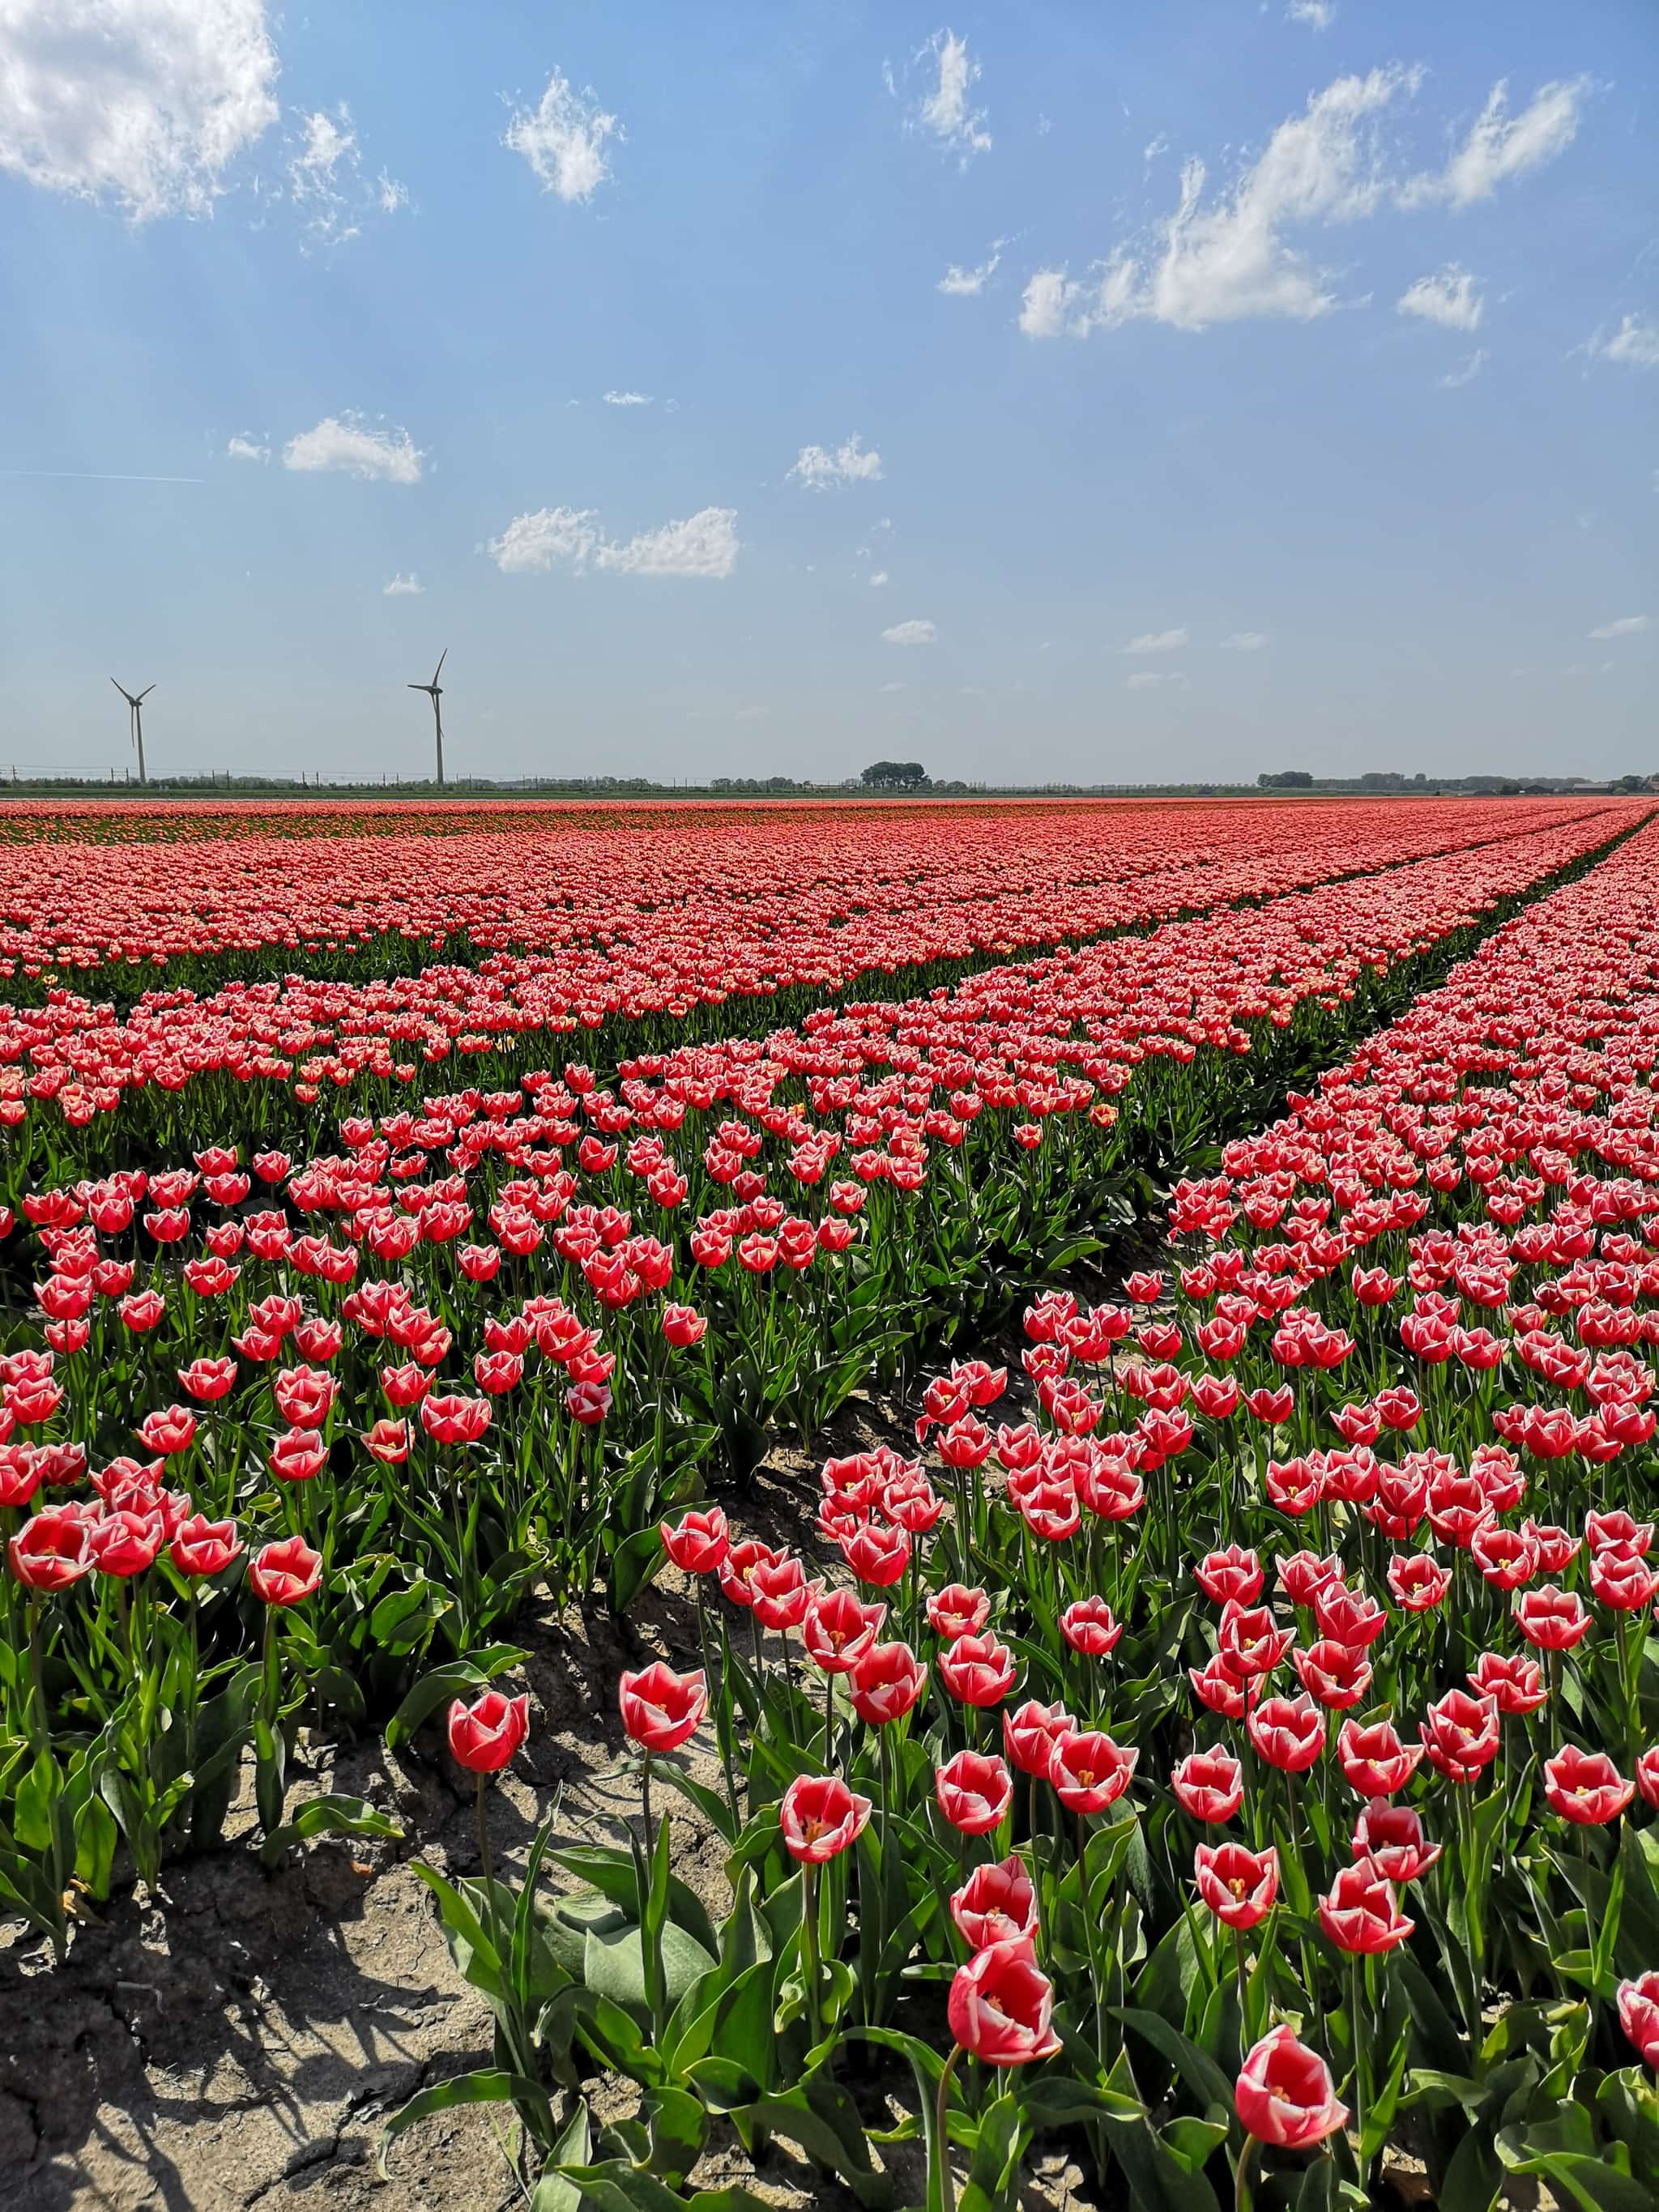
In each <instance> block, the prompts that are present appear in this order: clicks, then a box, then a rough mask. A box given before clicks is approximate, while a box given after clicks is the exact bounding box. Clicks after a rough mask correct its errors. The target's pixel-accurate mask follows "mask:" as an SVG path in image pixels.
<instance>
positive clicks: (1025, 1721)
mask: <svg viewBox="0 0 1659 2212" xmlns="http://www.w3.org/2000/svg"><path fill="white" fill-rule="evenodd" d="M1074 1729H1075V1723H1073V1719H1072V1716H1071V1715H1070V1714H1069V1713H1068V1712H1067V1711H1066V1708H1065V1707H1064V1705H1059V1704H1055V1705H1039V1704H1038V1703H1037V1701H1036V1699H1035V1698H1029V1699H1027V1700H1026V1702H1025V1703H1024V1705H1021V1706H1020V1707H1019V1708H1018V1711H1015V1712H1012V1713H1008V1712H1005V1713H1004V1714H1003V1716H1002V1747H1003V1749H1004V1750H1005V1751H1006V1753H1007V1754H1008V1759H1009V1761H1010V1763H1011V1765H1014V1766H1016V1767H1018V1770H1019V1771H1020V1772H1021V1773H1022V1774H1029V1775H1032V1776H1034V1777H1035V1778H1037V1779H1038V1780H1041V1781H1044V1782H1046V1781H1047V1780H1048V1768H1049V1765H1050V1764H1051V1763H1052V1759H1053V1755H1054V1745H1055V1743H1056V1742H1057V1741H1059V1739H1060V1737H1062V1736H1066V1735H1072V1734H1073V1732H1074Z"/></svg>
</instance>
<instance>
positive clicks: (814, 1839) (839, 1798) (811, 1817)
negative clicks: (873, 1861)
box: [778, 1774, 870, 1866]
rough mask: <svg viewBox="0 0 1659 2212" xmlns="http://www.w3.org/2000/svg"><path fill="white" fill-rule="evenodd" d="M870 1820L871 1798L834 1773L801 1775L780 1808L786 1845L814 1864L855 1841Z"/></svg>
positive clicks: (785, 1846) (830, 1857)
mask: <svg viewBox="0 0 1659 2212" xmlns="http://www.w3.org/2000/svg"><path fill="white" fill-rule="evenodd" d="M869 1819H870V1800H869V1799H868V1798H867V1797H860V1796H859V1795H858V1793H857V1791H856V1790H849V1789H848V1786H847V1784H845V1783H844V1782H843V1781H842V1780H841V1779H840V1778H839V1777H837V1776H834V1775H809V1774H802V1775H798V1776H797V1777H796V1778H795V1780H794V1781H793V1782H792V1783H791V1784H790V1785H789V1787H788V1789H787V1790H786V1791H785V1792H784V1795H783V1802H781V1805H780V1806H779V1808H778V1820H779V1826H780V1828H781V1833H782V1836H783V1843H784V1848H785V1850H787V1851H788V1853H789V1855H790V1857H792V1858H794V1859H799V1860H801V1861H803V1862H804V1863H806V1864H808V1865H811V1866H822V1865H823V1863H825V1861H826V1860H829V1859H832V1858H835V1857H836V1856H837V1855H838V1854H839V1853H840V1852H842V1851H844V1850H847V1849H848V1846H849V1845H850V1844H855V1843H856V1842H857V1841H858V1839H859V1838H860V1836H861V1835H862V1834H863V1832H864V1830H865V1827H866V1825H867V1823H868V1821H869Z"/></svg>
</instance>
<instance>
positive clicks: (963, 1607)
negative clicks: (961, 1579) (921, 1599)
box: [927, 1583, 991, 1643]
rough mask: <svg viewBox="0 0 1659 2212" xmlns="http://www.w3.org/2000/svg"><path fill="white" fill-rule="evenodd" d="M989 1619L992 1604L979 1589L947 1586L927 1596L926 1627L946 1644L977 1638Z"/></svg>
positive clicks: (953, 1585)
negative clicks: (964, 1637)
mask: <svg viewBox="0 0 1659 2212" xmlns="http://www.w3.org/2000/svg"><path fill="white" fill-rule="evenodd" d="M990 1617H991V1601H990V1598H989V1596H988V1595H987V1593H986V1592H985V1591H984V1590H982V1589H964V1588H963V1584H962V1583H946V1584H945V1588H944V1589H938V1590H933V1591H931V1592H930V1593H929V1595H928V1599H927V1626H929V1627H930V1628H931V1629H932V1630H933V1633H934V1634H935V1635H936V1636H942V1637H943V1638H945V1640H946V1642H947V1643H954V1642H955V1641H956V1640H957V1638H959V1637H963V1636H977V1635H978V1633H979V1632H980V1631H981V1629H982V1628H983V1627H984V1626H985V1624H986V1622H987V1620H989V1619H990Z"/></svg>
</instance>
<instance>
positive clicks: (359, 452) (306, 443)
mask: <svg viewBox="0 0 1659 2212" xmlns="http://www.w3.org/2000/svg"><path fill="white" fill-rule="evenodd" d="M425 459H426V455H425V454H424V453H422V452H421V451H420V449H419V448H418V447H416V445H415V443H414V441H412V439H411V438H410V435H409V433H408V431H407V430H371V429H370V428H369V427H368V424H367V423H366V422H364V421H363V419H362V416H360V415H351V414H347V415H325V416H324V417H323V419H322V421H321V422H319V423H318V425H317V427H316V428H315V429H313V430H302V431H301V433H300V435H299V436H298V437H297V438H290V439H289V441H288V443H287V445H286V446H284V447H283V467H284V468H285V469H299V470H301V471H306V472H307V473H311V474H315V473H317V472H319V471H322V470H325V469H339V470H343V471H344V472H345V474H346V475H348V476H353V477H378V478H379V479H380V481H381V482H383V483H400V484H412V483H419V482H420V481H421V464H422V462H423V461H424V460H425Z"/></svg>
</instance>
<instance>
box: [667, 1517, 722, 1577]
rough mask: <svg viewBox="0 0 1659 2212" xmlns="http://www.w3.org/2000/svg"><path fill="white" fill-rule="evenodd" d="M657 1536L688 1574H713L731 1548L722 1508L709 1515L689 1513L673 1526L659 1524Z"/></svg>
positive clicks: (670, 1555)
mask: <svg viewBox="0 0 1659 2212" xmlns="http://www.w3.org/2000/svg"><path fill="white" fill-rule="evenodd" d="M657 1533H658V1534H659V1536H660V1537H661V1538H662V1547H663V1549H664V1551H665V1552H666V1553H667V1554H668V1556H669V1558H670V1559H671V1560H672V1561H673V1562H674V1565H676V1566H677V1567H679V1568H681V1569H682V1570H683V1571H684V1572H685V1573H686V1574H690V1575H707V1574H712V1573H713V1572H714V1570H715V1569H716V1568H717V1567H718V1566H719V1565H720V1561H721V1560H722V1559H724V1558H725V1557H726V1553H727V1552H728V1551H729V1550H730V1549H731V1540H730V1537H729V1536H728V1534H727V1531H726V1516H725V1514H724V1513H723V1512H722V1511H721V1510H720V1507H719V1506H718V1505H714V1506H711V1507H710V1508H709V1510H708V1512H706V1513H699V1512H695V1511H694V1512H689V1513H685V1514H684V1515H682V1516H681V1518H680V1520H679V1522H678V1524H676V1525H673V1526H671V1525H670V1523H669V1522H666V1521H662V1522H659V1523H658V1526H657Z"/></svg>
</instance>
